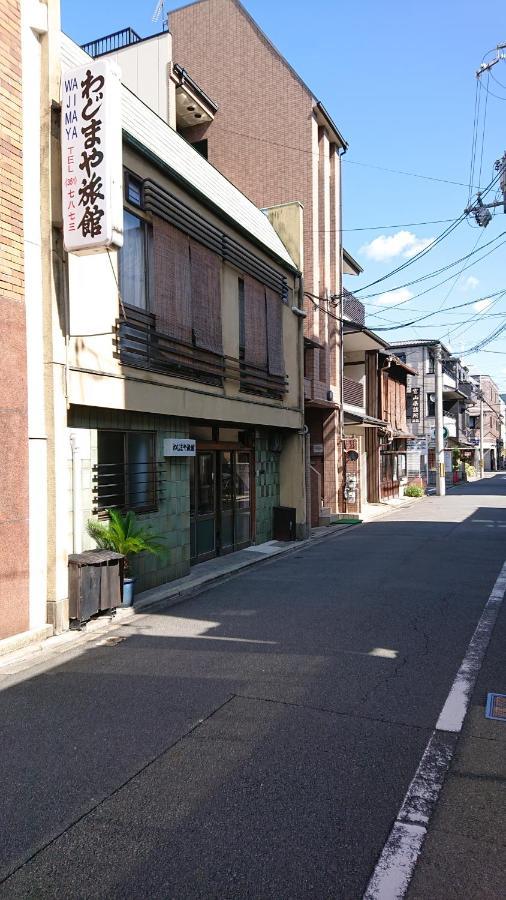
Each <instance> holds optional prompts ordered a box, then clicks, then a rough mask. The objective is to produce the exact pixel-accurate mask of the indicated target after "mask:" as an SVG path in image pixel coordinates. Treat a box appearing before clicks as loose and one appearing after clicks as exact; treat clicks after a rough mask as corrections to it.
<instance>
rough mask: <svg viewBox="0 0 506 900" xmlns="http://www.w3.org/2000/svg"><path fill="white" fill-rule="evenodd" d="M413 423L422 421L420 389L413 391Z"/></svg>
mask: <svg viewBox="0 0 506 900" xmlns="http://www.w3.org/2000/svg"><path fill="white" fill-rule="evenodd" d="M411 421H412V422H419V421H420V388H418V387H415V388H413V390H412V391H411Z"/></svg>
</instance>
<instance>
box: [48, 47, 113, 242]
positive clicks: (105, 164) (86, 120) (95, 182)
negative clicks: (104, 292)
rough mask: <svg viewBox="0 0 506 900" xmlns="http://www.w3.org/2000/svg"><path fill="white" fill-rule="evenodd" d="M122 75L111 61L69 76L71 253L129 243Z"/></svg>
mask: <svg viewBox="0 0 506 900" xmlns="http://www.w3.org/2000/svg"><path fill="white" fill-rule="evenodd" d="M120 88H121V84H120V79H119V69H118V68H117V66H113V65H112V64H111V63H110V62H109V61H108V60H102V61H98V62H97V61H95V60H90V62H89V64H88V65H86V66H81V67H80V68H79V69H72V70H71V71H66V72H64V73H63V87H62V90H63V96H62V122H61V130H62V135H61V136H62V169H63V171H62V202H63V224H64V241H65V249H66V250H68V251H74V252H81V253H83V252H84V253H90V252H93V251H95V250H101V249H104V248H107V247H111V246H116V247H120V246H121V245H122V243H123V237H122V231H123V223H122V218H123V212H122V187H121V180H122V163H121V120H120Z"/></svg>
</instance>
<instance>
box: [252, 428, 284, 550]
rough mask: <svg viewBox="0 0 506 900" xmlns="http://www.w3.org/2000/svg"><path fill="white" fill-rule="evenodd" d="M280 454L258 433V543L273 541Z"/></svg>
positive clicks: (256, 449) (256, 445) (261, 432)
mask: <svg viewBox="0 0 506 900" xmlns="http://www.w3.org/2000/svg"><path fill="white" fill-rule="evenodd" d="M279 458H280V454H279V453H274V452H273V451H272V450H269V437H268V433H267V432H265V431H257V433H256V437H255V472H256V543H257V544H262V543H263V542H264V541H270V540H272V510H273V507H274V506H279Z"/></svg>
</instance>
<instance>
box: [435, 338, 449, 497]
mask: <svg viewBox="0 0 506 900" xmlns="http://www.w3.org/2000/svg"><path fill="white" fill-rule="evenodd" d="M441 354H442V351H441V344H437V345H436V347H435V354H434V357H435V360H434V363H435V364H434V373H435V376H436V494H437V495H438V496H439V497H444V495H445V494H446V479H445V461H444V435H443V369H442V360H441Z"/></svg>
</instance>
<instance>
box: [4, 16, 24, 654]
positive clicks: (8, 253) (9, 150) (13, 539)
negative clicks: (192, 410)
mask: <svg viewBox="0 0 506 900" xmlns="http://www.w3.org/2000/svg"><path fill="white" fill-rule="evenodd" d="M0 42H1V46H2V55H1V59H0V84H1V85H2V89H1V91H0V122H1V131H2V148H1V159H2V178H1V180H0V205H1V210H2V212H1V232H2V234H1V241H0V320H1V322H2V354H1V358H0V397H1V402H0V407H1V409H0V428H1V430H2V438H3V441H2V466H1V468H0V638H5V637H8V636H10V635H13V634H16V633H19V632H22V631H26V630H28V628H29V594H28V591H29V586H28V569H29V555H28V516H29V507H28V416H27V379H26V324H25V273H24V239H23V238H24V235H23V114H22V104H23V98H22V84H21V81H22V48H21V9H20V3H19V2H16V0H0Z"/></svg>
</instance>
